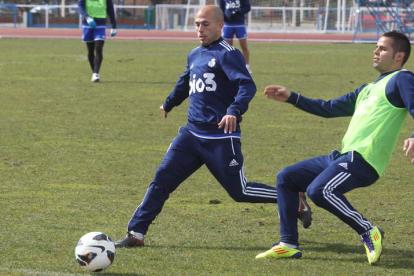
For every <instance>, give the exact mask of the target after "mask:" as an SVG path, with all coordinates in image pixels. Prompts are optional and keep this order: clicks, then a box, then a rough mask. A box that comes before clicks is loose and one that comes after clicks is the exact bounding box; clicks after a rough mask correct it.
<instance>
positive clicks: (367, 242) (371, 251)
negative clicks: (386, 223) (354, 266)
mask: <svg viewBox="0 0 414 276" xmlns="http://www.w3.org/2000/svg"><path fill="white" fill-rule="evenodd" d="M361 237H362V239H361V242H363V243H364V246H365V250H366V251H367V257H368V263H369V264H370V265H372V264H374V263H376V262H377V261H378V260H379V258H380V257H381V253H382V240H383V238H384V231H382V229H381V228H379V227H374V229H373V230H372V231H371V232H367V233H365V234H362V235H361Z"/></svg>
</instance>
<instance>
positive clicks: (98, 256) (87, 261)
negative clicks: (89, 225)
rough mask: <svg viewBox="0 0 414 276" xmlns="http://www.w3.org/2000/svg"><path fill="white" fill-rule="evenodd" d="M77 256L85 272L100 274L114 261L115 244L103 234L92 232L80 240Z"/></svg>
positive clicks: (77, 246) (76, 249)
mask: <svg viewBox="0 0 414 276" xmlns="http://www.w3.org/2000/svg"><path fill="white" fill-rule="evenodd" d="M75 256H76V261H78V263H79V265H80V266H81V267H82V268H83V269H84V270H86V271H91V272H99V271H102V270H104V269H106V268H108V267H109V266H110V265H111V264H112V262H113V261H114V258H115V244H114V243H113V242H112V240H111V239H110V238H109V237H108V236H107V235H105V234H104V233H102V232H90V233H88V234H86V235H84V236H82V238H80V239H79V241H78V244H77V245H76V248H75Z"/></svg>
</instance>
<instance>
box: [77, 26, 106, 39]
mask: <svg viewBox="0 0 414 276" xmlns="http://www.w3.org/2000/svg"><path fill="white" fill-rule="evenodd" d="M105 34H106V26H105V25H98V26H96V28H95V29H92V28H91V27H89V25H87V24H82V41H83V42H94V41H95V40H103V41H105Z"/></svg>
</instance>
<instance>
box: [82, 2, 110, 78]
mask: <svg viewBox="0 0 414 276" xmlns="http://www.w3.org/2000/svg"><path fill="white" fill-rule="evenodd" d="M78 5H79V13H80V14H81V15H82V41H83V42H85V43H86V46H87V48H88V61H89V64H90V66H91V69H92V79H91V81H93V82H98V81H99V80H100V76H99V70H100V69H101V64H102V60H103V46H104V43H105V33H106V17H107V15H109V18H110V19H111V24H112V29H111V36H115V35H116V34H117V30H116V19H115V12H114V4H113V3H112V0H78Z"/></svg>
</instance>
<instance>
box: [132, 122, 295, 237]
mask: <svg viewBox="0 0 414 276" xmlns="http://www.w3.org/2000/svg"><path fill="white" fill-rule="evenodd" d="M203 164H205V165H206V166H207V168H208V169H209V170H210V172H211V173H212V174H213V176H214V177H215V178H216V179H217V181H218V182H219V183H220V184H221V185H222V186H223V188H224V189H225V190H226V191H227V193H228V194H229V195H230V196H231V197H232V198H233V199H234V200H235V201H237V202H251V203H277V192H276V187H271V186H267V185H265V184H261V183H255V182H247V179H246V177H245V176H244V169H243V155H242V152H241V143H240V137H236V136H234V137H233V136H232V137H226V138H219V139H205V138H199V137H196V136H195V135H193V134H192V133H191V132H190V131H189V130H188V129H187V128H186V127H182V128H180V132H179V135H178V136H177V137H176V138H175V139H174V140H173V142H172V143H171V146H170V148H169V149H168V151H167V153H166V154H165V156H164V159H163V161H162V163H161V165H160V166H159V167H158V169H157V171H156V172H155V176H154V179H153V181H152V183H151V184H150V186H149V188H148V190H147V193H146V194H145V197H144V200H143V201H142V203H141V204H140V205H139V206H138V208H137V210H136V211H135V213H134V215H133V216H132V218H131V220H130V221H129V223H128V231H131V230H132V231H134V232H138V233H141V234H144V235H145V234H146V233H147V231H148V227H149V225H150V224H151V222H152V221H153V220H154V219H155V218H156V216H157V215H158V214H159V213H160V212H161V210H162V207H163V205H164V203H165V201H166V200H167V199H168V198H169V195H170V193H172V192H173V191H174V190H175V189H176V188H177V187H178V186H179V185H180V184H181V183H182V182H183V181H184V180H185V179H187V178H188V177H189V176H190V175H191V174H193V173H194V172H195V171H196V170H198V169H199V168H200V167H201V166H202V165H203ZM296 196H297V195H296ZM297 206H299V202H298V203H297V204H296V206H295V207H294V210H295V212H296V213H297Z"/></svg>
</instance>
